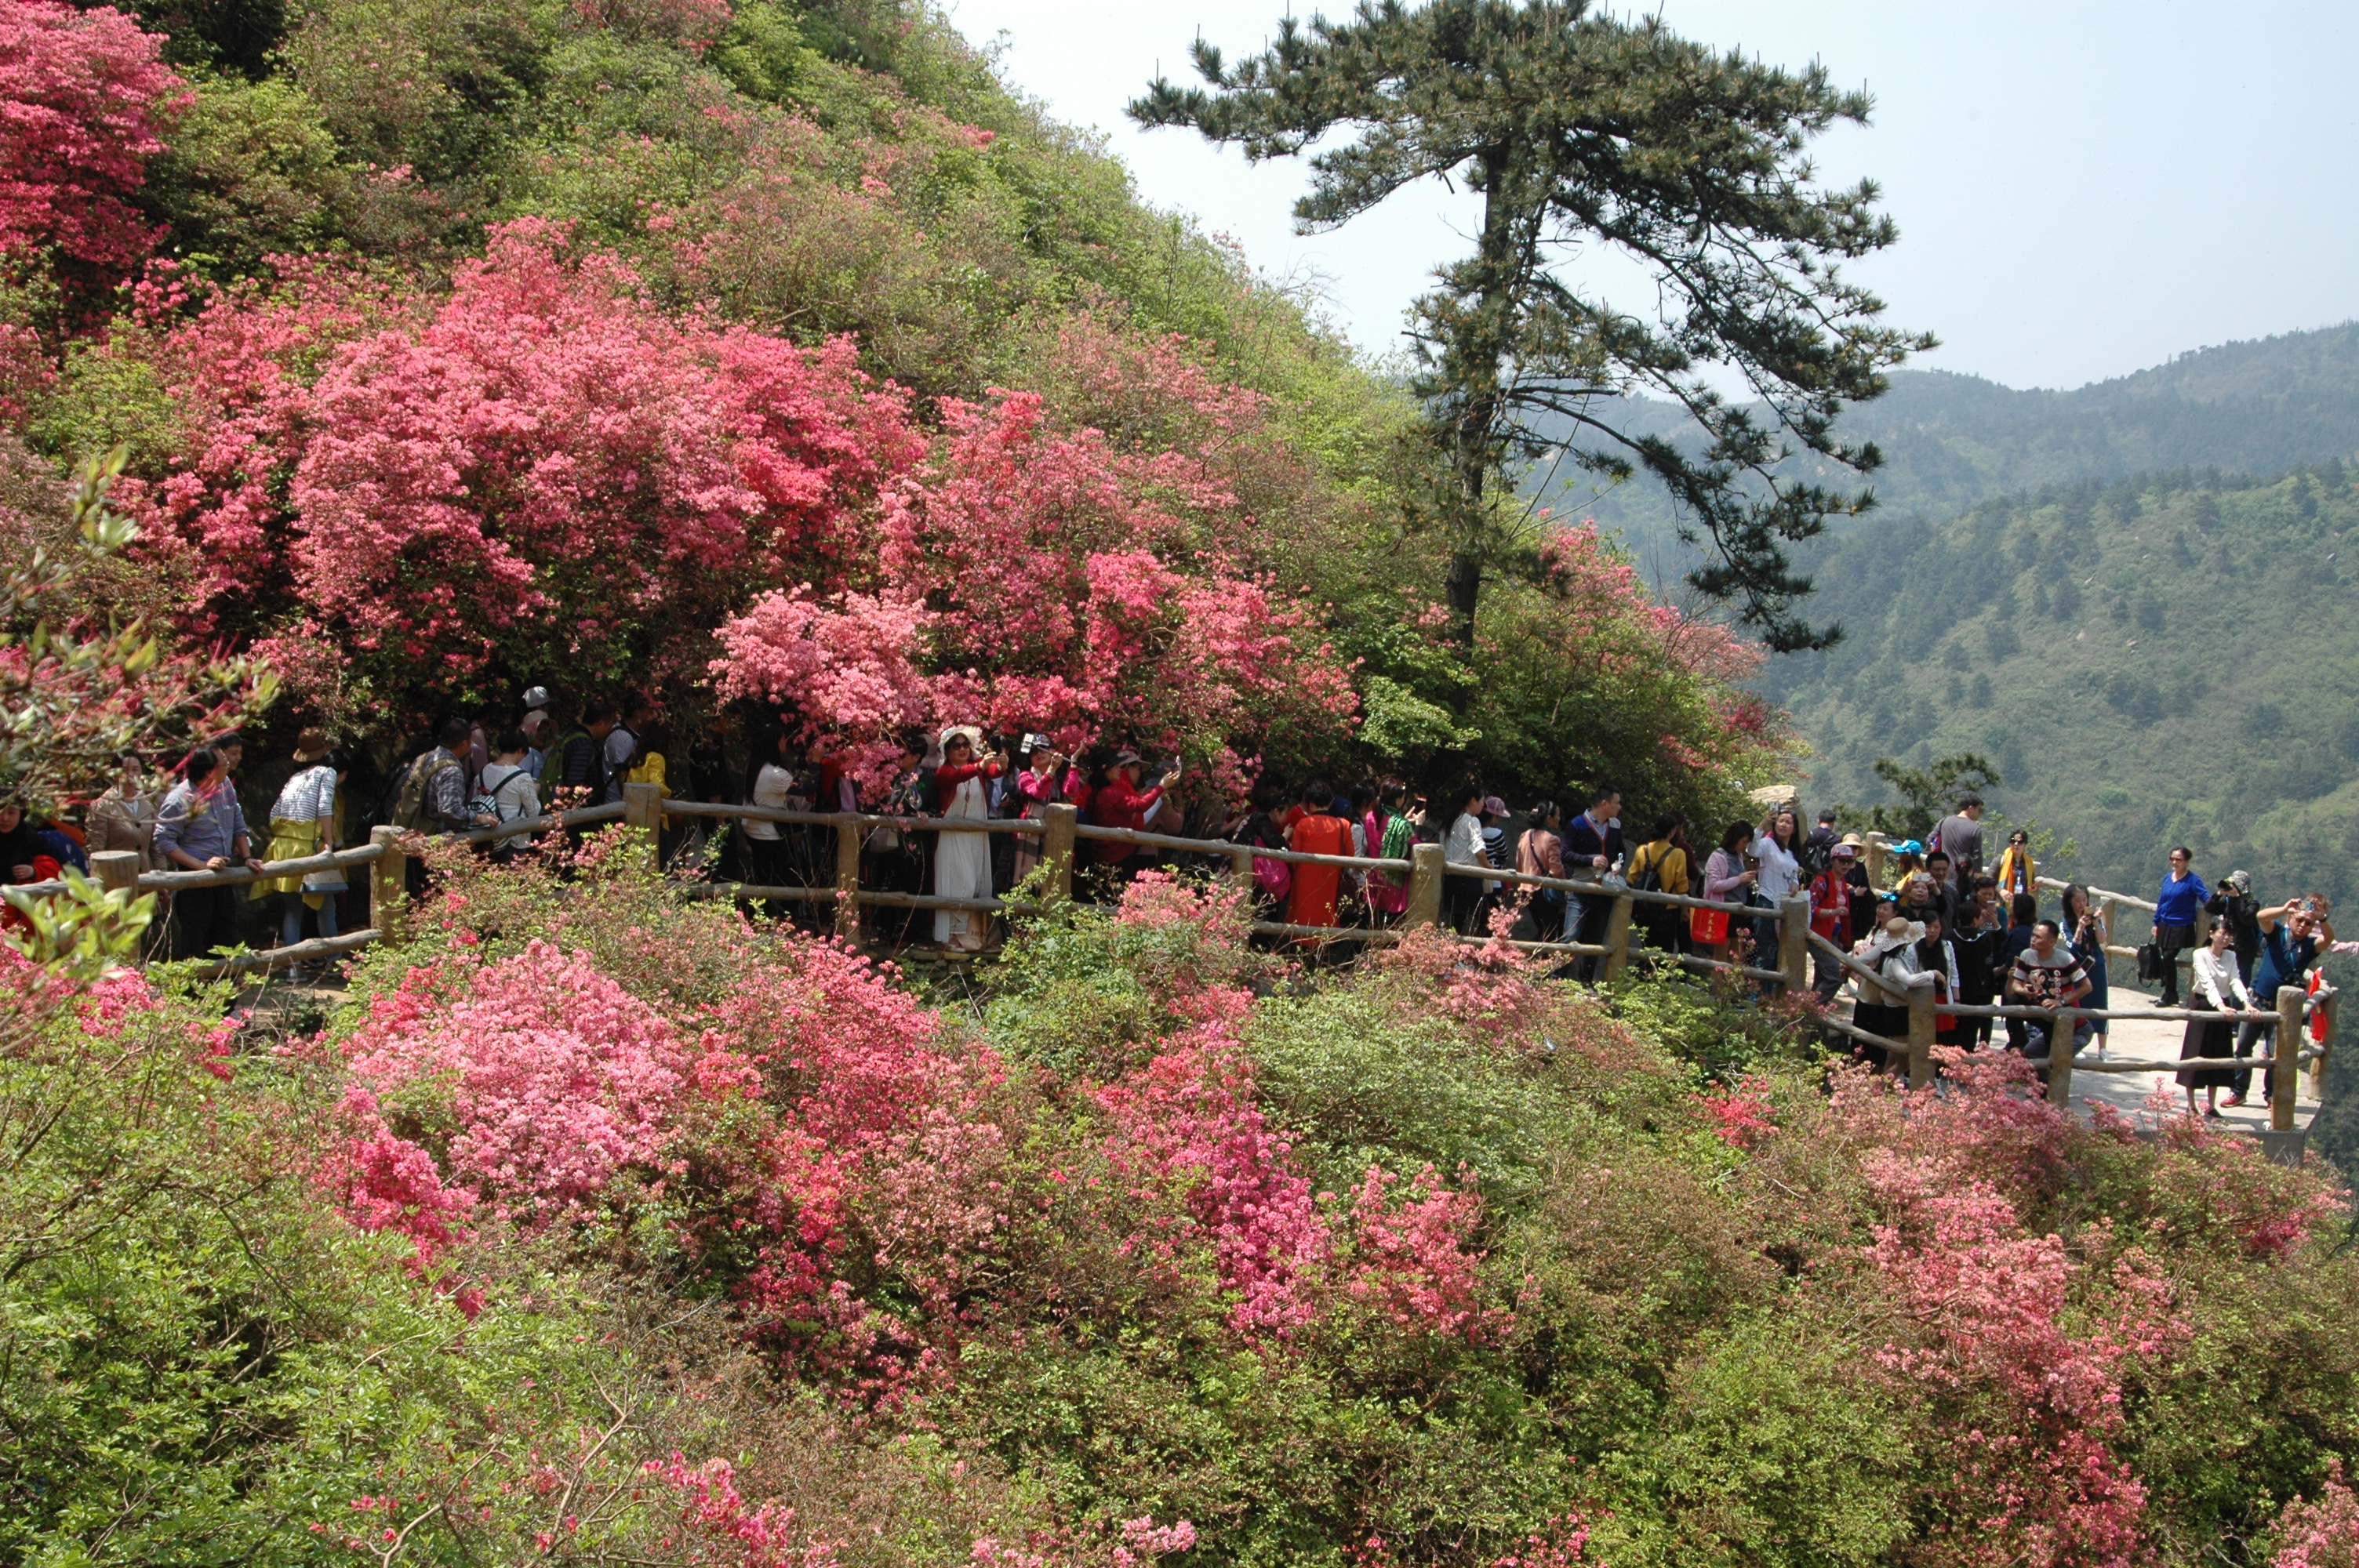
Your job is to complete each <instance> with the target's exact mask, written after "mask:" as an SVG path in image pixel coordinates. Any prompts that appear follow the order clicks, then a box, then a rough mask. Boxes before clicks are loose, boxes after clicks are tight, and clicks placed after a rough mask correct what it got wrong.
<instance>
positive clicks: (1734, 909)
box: [1354, 860, 1778, 920]
mask: <svg viewBox="0 0 2359 1568" xmlns="http://www.w3.org/2000/svg"><path fill="white" fill-rule="evenodd" d="M1354 863H1356V864H1359V865H1366V864H1367V863H1368V862H1367V861H1365V860H1361V861H1357V862H1354ZM1387 863H1389V864H1392V865H1398V864H1400V862H1399V861H1397V860H1395V861H1390V862H1387ZM1442 871H1443V873H1444V874H1445V875H1448V876H1453V877H1480V878H1482V879H1483V880H1484V881H1486V882H1508V883H1512V884H1514V885H1516V886H1517V887H1534V888H1554V889H1556V890H1558V891H1559V892H1571V893H1578V894H1580V895H1581V896H1582V897H1583V898H1619V897H1621V896H1622V895H1623V894H1625V893H1627V894H1629V895H1630V896H1631V897H1632V898H1635V899H1641V900H1644V901H1645V902H1646V903H1665V904H1669V905H1670V906H1671V907H1672V908H1674V909H1707V910H1726V911H1727V912H1729V913H1730V914H1742V915H1745V916H1746V917H1747V918H1750V919H1756V920H1757V919H1759V918H1761V917H1763V916H1765V915H1766V916H1767V917H1768V918H1769V919H1771V920H1775V919H1777V917H1778V916H1777V910H1776V909H1775V908H1774V907H1765V906H1763V905H1761V904H1757V903H1728V902H1727V901H1725V900H1723V899H1714V898H1690V897H1689V896H1688V895H1687V894H1685V893H1683V892H1660V891H1658V890H1657V889H1654V888H1634V887H1618V886H1616V885H1614V883H1612V882H1606V881H1596V880H1594V879H1592V878H1588V877H1544V876H1540V875H1538V874H1537V873H1534V872H1531V871H1503V870H1500V869H1498V868H1496V867H1492V866H1469V865H1464V864H1462V863H1460V862H1459V861H1456V860H1445V861H1444V862H1442Z"/></svg>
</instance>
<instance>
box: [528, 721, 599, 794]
mask: <svg viewBox="0 0 2359 1568" xmlns="http://www.w3.org/2000/svg"><path fill="white" fill-rule="evenodd" d="M574 741H590V743H591V745H592V747H594V748H596V749H597V757H596V761H597V762H598V764H599V765H598V766H597V767H596V768H595V769H594V770H592V773H593V775H594V776H592V779H591V780H590V792H591V799H590V804H591V805H592V806H597V805H599V804H601V803H602V802H603V800H604V798H605V795H606V790H605V775H606V769H605V762H606V752H605V749H604V748H603V747H602V746H599V745H598V742H597V741H596V740H595V739H594V738H593V737H592V735H591V733H590V731H588V730H574V731H573V732H572V733H571V734H570V735H562V736H560V737H559V738H558V741H557V743H556V744H555V745H553V746H551V747H549V751H548V752H547V754H546V755H544V756H543V757H542V758H541V759H540V798H541V799H542V800H543V801H551V800H555V799H556V798H557V792H558V791H559V790H560V789H562V788H564V787H565V753H566V752H570V751H571V750H572V749H573V742H574Z"/></svg>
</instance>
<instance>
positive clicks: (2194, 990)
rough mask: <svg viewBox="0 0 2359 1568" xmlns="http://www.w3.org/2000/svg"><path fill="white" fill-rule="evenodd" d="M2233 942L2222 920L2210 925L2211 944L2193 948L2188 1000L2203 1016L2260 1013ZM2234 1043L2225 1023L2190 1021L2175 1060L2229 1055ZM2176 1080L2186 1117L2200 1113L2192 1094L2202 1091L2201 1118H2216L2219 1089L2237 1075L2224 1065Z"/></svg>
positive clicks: (2232, 1029)
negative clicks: (2182, 1094) (2184, 1097)
mask: <svg viewBox="0 0 2359 1568" xmlns="http://www.w3.org/2000/svg"><path fill="white" fill-rule="evenodd" d="M2235 939H2236V938H2235V932H2234V930H2233V929H2231V928H2230V926H2229V925H2228V923H2227V922H2226V921H2224V920H2223V921H2222V922H2220V923H2219V924H2218V925H2214V926H2213V927H2212V939H2211V941H2210V942H2209V943H2207V944H2206V945H2205V946H2201V947H2198V948H2197V949H2195V957H2194V960H2193V963H2192V964H2191V966H2190V968H2191V970H2192V973H2191V975H2190V980H2191V984H2190V995H2189V997H2188V999H2187V1000H2188V1005H2189V1006H2190V1007H2191V1008H2193V1009H2195V1010H2197V1011H2202V1012H2226V1011H2231V1010H2235V1009H2241V1010H2243V1011H2246V1012H2253V1011H2259V1009H2258V1004H2256V1002H2255V1001H2254V1000H2253V993H2252V991H2251V990H2250V989H2247V988H2246V987H2245V977H2244V975H2243V973H2242V972H2241V971H2240V970H2239V968H2238V967H2237V964H2236V948H2235ZM2235 1040H2236V1025H2235V1023H2234V1022H2233V1021H2231V1020H2229V1019H2225V1018H2221V1019H2202V1018H2190V1019H2189V1020H2188V1021H2187V1032H2186V1033H2185V1034H2183V1035H2182V1036H2180V1043H2179V1059H2180V1061H2182V1062H2185V1061H2190V1060H2196V1059H2200V1058H2201V1057H2205V1056H2218V1057H2223V1058H2224V1057H2227V1056H2230V1055H2232V1054H2234V1049H2235ZM2178 1077H2179V1082H2180V1087H2183V1088H2185V1089H2186V1090H2187V1114H2188V1115H2189V1116H2190V1117H2191V1116H2195V1115H2197V1114H2199V1113H2198V1112H2197V1110H2196V1108H2195V1091H2196V1090H2197V1089H2201V1090H2202V1091H2203V1100H2204V1104H2203V1109H2202V1110H2201V1113H2200V1114H2201V1115H2203V1116H2206V1117H2210V1118H2212V1119H2218V1117H2219V1115H2220V1103H2219V1102H2220V1091H2221V1089H2223V1087H2228V1086H2229V1085H2232V1084H2234V1082H2235V1081H2236V1075H2235V1074H2234V1072H2233V1071H2231V1070H2229V1069H2227V1068H2224V1067H2181V1068H2180V1069H2179V1073H2178Z"/></svg>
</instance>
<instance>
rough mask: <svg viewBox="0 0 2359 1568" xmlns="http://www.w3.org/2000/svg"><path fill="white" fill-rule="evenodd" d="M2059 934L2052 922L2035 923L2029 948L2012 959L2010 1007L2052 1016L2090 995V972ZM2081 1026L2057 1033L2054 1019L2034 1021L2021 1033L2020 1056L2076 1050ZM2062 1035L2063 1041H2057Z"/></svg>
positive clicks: (2008, 977)
mask: <svg viewBox="0 0 2359 1568" xmlns="http://www.w3.org/2000/svg"><path fill="white" fill-rule="evenodd" d="M2058 935H2059V933H2058V930H2057V925H2056V922H2054V921H2052V920H2039V921H2035V922H2034V923H2033V924H2032V927H2031V944H2030V946H2027V947H2026V948H2024V950H2023V951H2022V952H2020V953H2018V954H2017V955H2016V957H2015V967H2014V968H2013V969H2011V970H2010V971H2009V972H2008V974H2007V979H2006V999H2007V1001H2008V1003H2009V1004H2010V1005H2012V1006H2018V1007H2037V1008H2044V1009H2046V1010H2047V1011H2049V1013H2050V1014H2051V1015H2052V1014H2053V1013H2055V1012H2056V1011H2057V1010H2059V1009H2060V1008H2067V1007H2075V1006H2078V1005H2079V1004H2080V1002H2081V1000H2082V998H2084V997H2086V996H2087V995H2088V994H2089V989H2090V983H2089V971H2088V968H2087V967H2086V966H2085V965H2083V964H2082V962H2081V959H2080V957H2079V956H2078V955H2077V954H2075V953H2074V952H2073V951H2072V949H2071V948H2070V947H2068V946H2064V945H2063V944H2062V943H2060V942H2059V941H2058V940H2057V939H2056V938H2057V936H2058ZM2083 1026H2084V1025H2083V1024H2082V1022H2078V1021H2076V1022H2075V1023H2074V1024H2073V1025H2072V1026H2071V1028H2067V1029H2063V1030H2059V1029H2058V1028H2057V1026H2056V1021H2055V1019H2054V1018H2053V1017H2052V1016H2050V1017H2049V1018H2045V1019H2035V1020H2033V1021H2032V1022H2031V1024H2030V1027H2029V1028H2028V1029H2027V1030H2026V1031H2025V1032H2024V1046H2023V1054H2025V1055H2027V1056H2038V1055H2039V1054H2041V1053H2042V1052H2043V1051H2053V1050H2062V1051H2072V1050H2076V1049H2078V1047H2079V1041H2078V1039H2077V1038H2076V1036H2077V1035H2078V1034H2079V1033H2080V1030H2081V1029H2082V1027H2083ZM2058 1033H2061V1034H2062V1035H2063V1036H2064V1038H2063V1039H2062V1040H2057V1039H2056V1038H2055V1036H2056V1035H2057V1034H2058Z"/></svg>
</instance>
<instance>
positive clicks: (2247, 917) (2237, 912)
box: [2203, 871, 2261, 975]
mask: <svg viewBox="0 0 2359 1568" xmlns="http://www.w3.org/2000/svg"><path fill="white" fill-rule="evenodd" d="M2203 907H2204V908H2205V909H2206V910H2208V911H2210V912H2211V914H2212V919H2213V920H2215V921H2217V922H2219V923H2220V924H2221V925H2225V926H2226V927H2227V928H2228V946H2230V947H2232V948H2234V950H2235V954H2236V972H2237V973H2239V974H2245V975H2249V974H2253V973H2255V972H2256V970H2255V969H2254V968H2253V966H2254V964H2256V962H2258V961H2259V959H2260V956H2261V921H2260V914H2261V903H2260V900H2258V899H2256V898H2255V897H2254V896H2253V873H2252V872H2250V871H2230V872H2229V873H2228V880H2227V881H2223V882H2222V883H2221V884H2220V886H2219V889H2218V891H2216V892H2213V893H2212V897H2211V898H2210V899H2209V900H2208V901H2207V902H2206V903H2204V905H2203Z"/></svg>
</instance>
